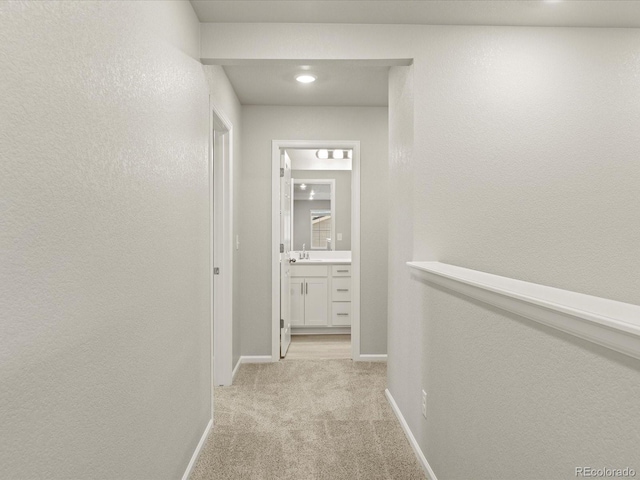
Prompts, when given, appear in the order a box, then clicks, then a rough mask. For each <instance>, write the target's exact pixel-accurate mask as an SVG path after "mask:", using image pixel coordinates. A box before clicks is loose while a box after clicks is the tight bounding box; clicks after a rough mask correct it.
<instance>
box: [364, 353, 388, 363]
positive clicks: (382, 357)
mask: <svg viewBox="0 0 640 480" xmlns="http://www.w3.org/2000/svg"><path fill="white" fill-rule="evenodd" d="M359 360H360V361H361V362H386V361H387V354H386V353H381V354H373V353H361V354H360V358H359Z"/></svg>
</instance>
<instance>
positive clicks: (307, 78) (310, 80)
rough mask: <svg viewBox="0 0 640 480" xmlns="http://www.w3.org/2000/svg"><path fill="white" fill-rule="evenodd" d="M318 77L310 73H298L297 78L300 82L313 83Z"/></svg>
mask: <svg viewBox="0 0 640 480" xmlns="http://www.w3.org/2000/svg"><path fill="white" fill-rule="evenodd" d="M316 79H317V77H316V76H315V75H309V74H308V73H302V74H300V75H296V80H297V81H299V82H300V83H313V82H315V81H316Z"/></svg>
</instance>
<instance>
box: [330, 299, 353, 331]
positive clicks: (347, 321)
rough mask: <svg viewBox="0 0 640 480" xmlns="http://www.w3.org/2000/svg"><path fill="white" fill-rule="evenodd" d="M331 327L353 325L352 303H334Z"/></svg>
mask: <svg viewBox="0 0 640 480" xmlns="http://www.w3.org/2000/svg"><path fill="white" fill-rule="evenodd" d="M331 325H334V326H337V325H351V302H333V303H332V306H331Z"/></svg>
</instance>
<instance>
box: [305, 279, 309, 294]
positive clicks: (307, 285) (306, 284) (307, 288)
mask: <svg viewBox="0 0 640 480" xmlns="http://www.w3.org/2000/svg"><path fill="white" fill-rule="evenodd" d="M304 284H305V291H304V293H306V294H307V295H309V284H308V283H307V282H304Z"/></svg>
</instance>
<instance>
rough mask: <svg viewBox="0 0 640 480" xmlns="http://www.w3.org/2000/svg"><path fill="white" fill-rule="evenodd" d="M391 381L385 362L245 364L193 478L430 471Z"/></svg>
mask: <svg viewBox="0 0 640 480" xmlns="http://www.w3.org/2000/svg"><path fill="white" fill-rule="evenodd" d="M385 385H386V364H385V363H368V362H352V361H351V360H296V361H291V362H278V363H264V364H244V365H241V366H240V370H239V371H238V375H237V376H236V381H235V383H234V385H233V386H231V387H218V388H216V389H215V392H214V405H215V407H214V408H215V415H214V428H213V431H212V432H211V435H210V436H209V440H208V442H207V444H206V445H205V447H204V449H203V451H202V453H201V454H200V458H199V459H198V462H197V464H196V466H195V469H194V471H193V474H192V476H191V479H192V480H203V479H216V480H217V479H220V480H235V479H252V480H253V479H264V480H267V479H268V480H271V479H274V480H275V479H289V480H305V479H327V480H340V479H349V480H351V479H363V480H364V479H367V480H371V479H398V480H400V479H402V480H411V479H424V478H426V477H425V476H424V474H423V472H422V470H421V468H420V465H419V464H418V460H417V459H416V457H415V454H414V453H413V450H412V449H411V446H410V445H409V443H408V441H407V439H406V437H405V436H404V433H403V432H402V429H401V427H400V425H399V423H398V421H397V419H396V417H395V415H394V414H393V412H392V410H391V408H390V407H389V404H388V402H387V400H386V398H385V395H384V389H385Z"/></svg>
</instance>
